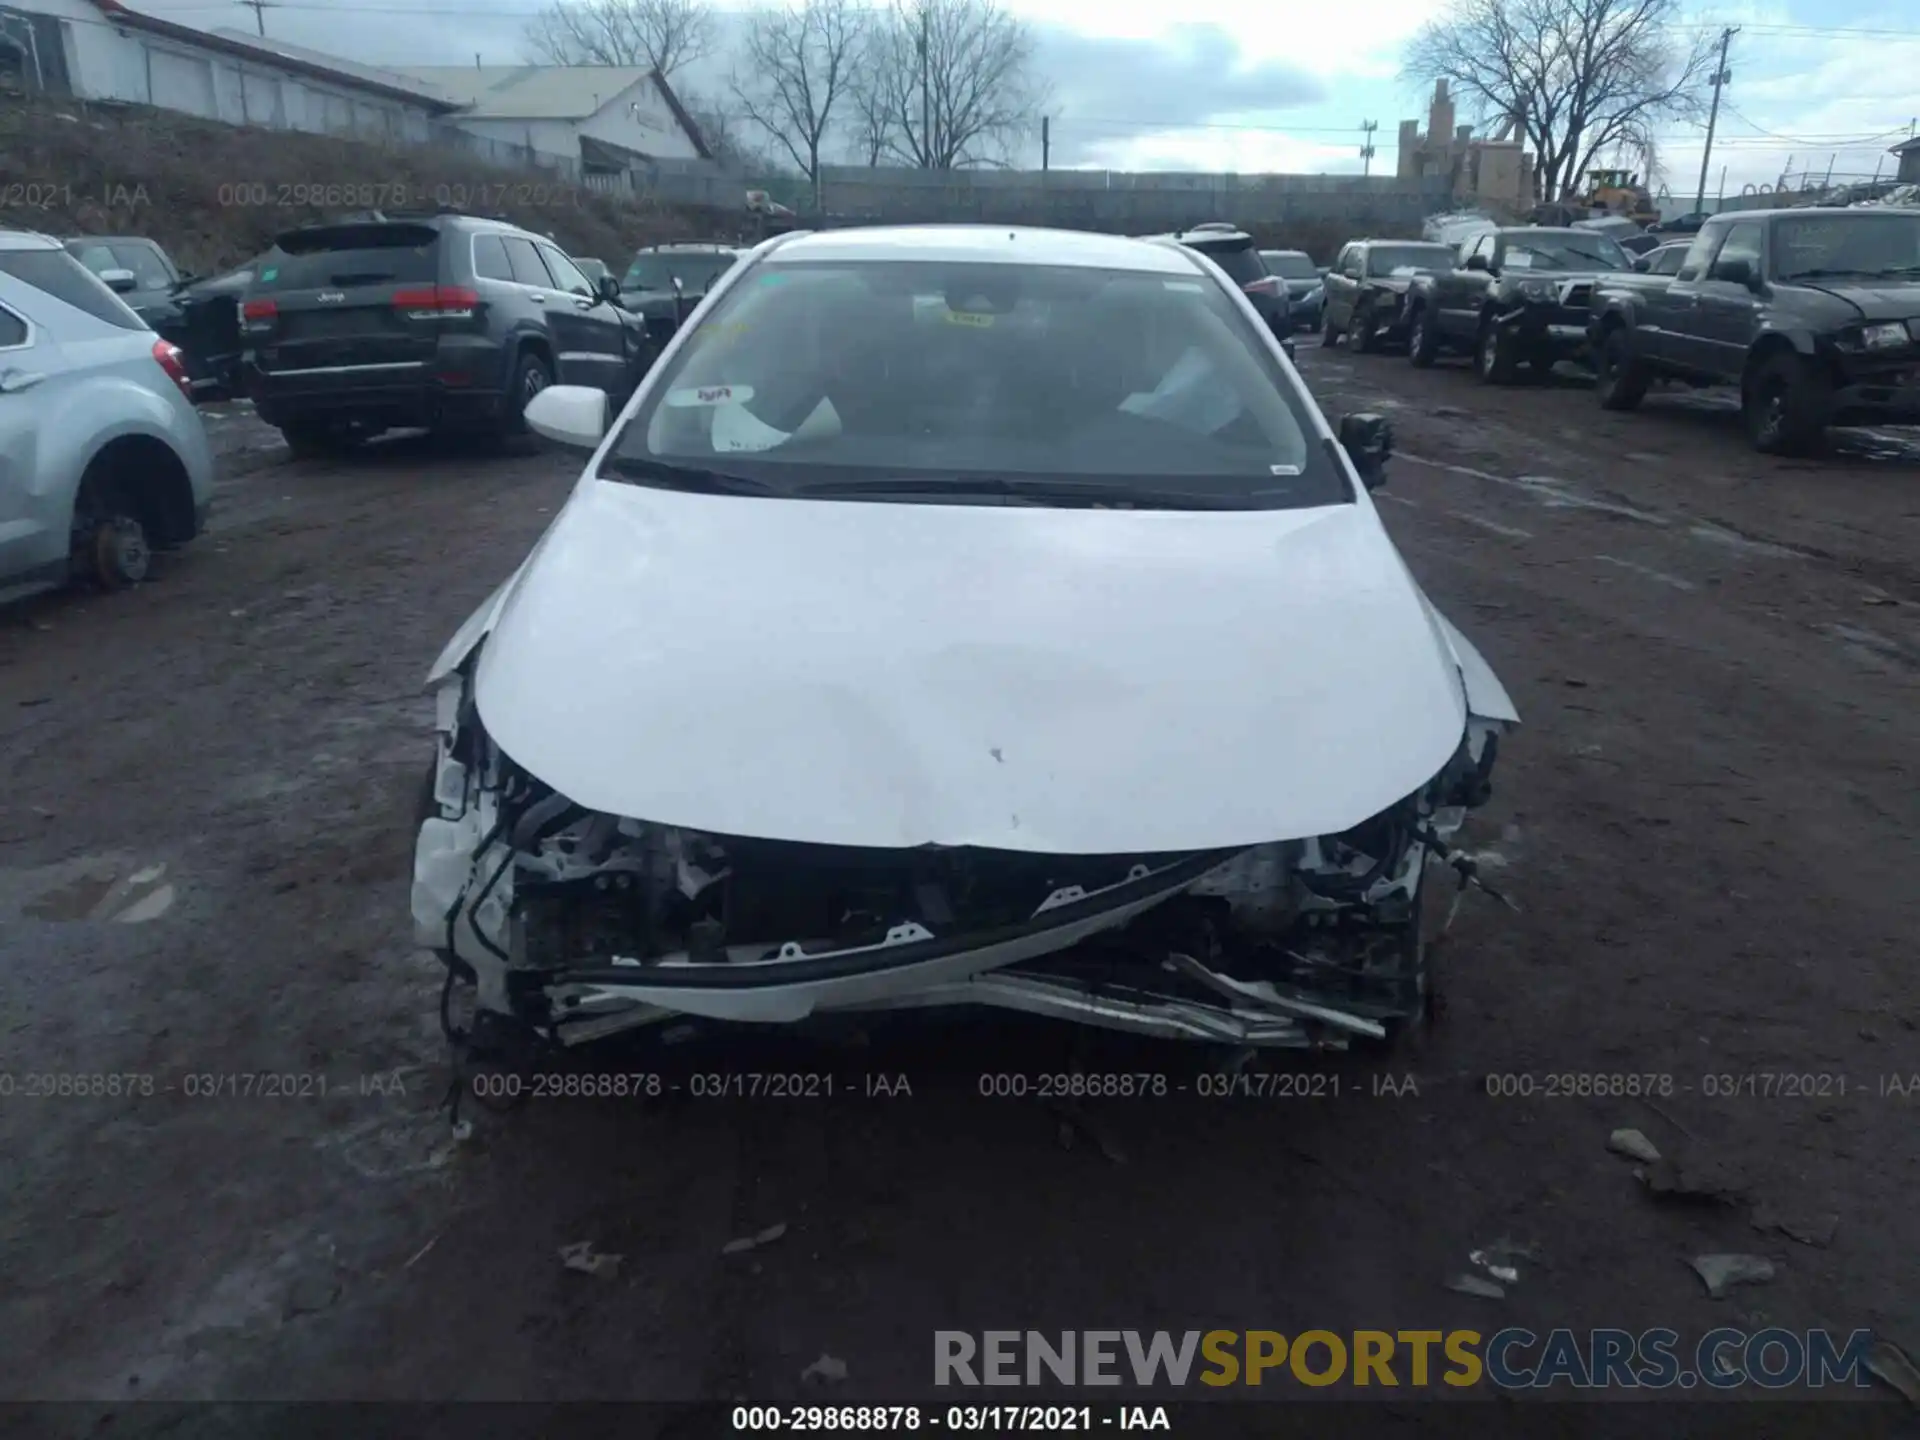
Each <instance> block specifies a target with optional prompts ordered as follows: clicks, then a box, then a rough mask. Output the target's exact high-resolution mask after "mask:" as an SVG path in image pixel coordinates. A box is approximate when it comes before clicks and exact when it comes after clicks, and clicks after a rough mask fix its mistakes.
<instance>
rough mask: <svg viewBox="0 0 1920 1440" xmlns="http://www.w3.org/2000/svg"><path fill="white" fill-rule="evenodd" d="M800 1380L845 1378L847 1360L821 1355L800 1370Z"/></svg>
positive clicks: (835, 1379)
mask: <svg viewBox="0 0 1920 1440" xmlns="http://www.w3.org/2000/svg"><path fill="white" fill-rule="evenodd" d="M800 1378H801V1379H802V1380H820V1381H837V1380H844V1379H846V1378H847V1362H846V1361H844V1360H836V1359H834V1358H833V1356H831V1355H822V1356H821V1357H820V1358H819V1359H818V1360H816V1361H814V1362H813V1363H812V1364H811V1365H809V1366H807V1368H806V1369H804V1370H802V1371H801V1372H800Z"/></svg>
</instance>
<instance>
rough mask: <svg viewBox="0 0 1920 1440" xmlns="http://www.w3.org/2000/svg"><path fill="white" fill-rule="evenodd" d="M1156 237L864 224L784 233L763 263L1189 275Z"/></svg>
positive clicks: (1189, 265)
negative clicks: (910, 263) (934, 264)
mask: <svg viewBox="0 0 1920 1440" xmlns="http://www.w3.org/2000/svg"><path fill="white" fill-rule="evenodd" d="M1160 238H1161V237H1142V238H1139V239H1130V238H1128V237H1127V236H1124V235H1099V234H1095V233H1093V232H1092V231H1087V230H1049V229H1045V228H1043V227H1041V226H1034V225H872V226H863V227H860V228H857V229H850V230H816V231H810V232H803V233H799V234H795V235H791V236H788V237H787V238H786V239H785V240H783V241H782V242H781V243H780V245H779V248H778V249H776V250H774V251H773V252H772V253H771V254H769V255H768V256H767V259H766V263H768V264H779V263H781V262H783V261H786V260H883V261H884V260H935V261H953V262H963V263H964V262H973V263H977V264H987V265H1067V266H1079V267H1084V268H1086V269H1089V270H1142V271H1149V272H1152V273H1155V274H1162V275H1184V276H1189V277H1191V276H1192V275H1194V274H1195V273H1196V272H1197V271H1198V269H1199V267H1198V266H1197V265H1196V264H1195V262H1194V261H1193V260H1191V259H1189V258H1188V256H1187V255H1186V254H1185V253H1184V252H1183V251H1182V249H1181V248H1180V246H1178V245H1176V244H1172V243H1155V242H1156V240H1158V239H1160Z"/></svg>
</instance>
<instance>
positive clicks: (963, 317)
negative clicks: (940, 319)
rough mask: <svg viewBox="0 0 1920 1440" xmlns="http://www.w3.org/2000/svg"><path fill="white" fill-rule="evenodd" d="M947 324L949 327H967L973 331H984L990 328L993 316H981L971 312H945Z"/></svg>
mask: <svg viewBox="0 0 1920 1440" xmlns="http://www.w3.org/2000/svg"><path fill="white" fill-rule="evenodd" d="M947 323H948V324H949V325H968V326H971V327H972V328H973V329H975V330H985V329H988V328H989V327H990V326H992V324H993V316H991V315H981V314H979V313H977V312H975V311H972V310H949V311H947Z"/></svg>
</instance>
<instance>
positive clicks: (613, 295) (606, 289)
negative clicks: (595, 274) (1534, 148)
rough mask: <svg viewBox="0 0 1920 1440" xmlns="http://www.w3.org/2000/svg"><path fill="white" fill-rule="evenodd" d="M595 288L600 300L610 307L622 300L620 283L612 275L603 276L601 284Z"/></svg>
mask: <svg viewBox="0 0 1920 1440" xmlns="http://www.w3.org/2000/svg"><path fill="white" fill-rule="evenodd" d="M593 288H594V289H595V290H596V291H598V292H599V295H600V298H601V299H602V300H605V301H606V302H607V303H608V304H610V305H611V304H612V303H613V302H614V301H616V300H618V299H619V298H620V281H619V280H618V279H617V278H616V277H614V276H612V275H602V276H601V277H600V281H599V283H598V284H597V285H595V286H594V287H593Z"/></svg>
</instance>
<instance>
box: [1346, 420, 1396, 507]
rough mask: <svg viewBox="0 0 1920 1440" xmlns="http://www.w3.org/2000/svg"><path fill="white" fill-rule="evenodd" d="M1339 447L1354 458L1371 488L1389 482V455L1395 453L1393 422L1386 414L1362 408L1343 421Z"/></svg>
mask: <svg viewBox="0 0 1920 1440" xmlns="http://www.w3.org/2000/svg"><path fill="white" fill-rule="evenodd" d="M1340 448H1341V449H1343V450H1345V451H1346V452H1347V458H1348V459H1349V460H1351V461H1353V468H1354V469H1356V470H1358V471H1359V472H1360V479H1361V482H1362V483H1363V484H1365V486H1366V487H1367V489H1369V490H1378V489H1379V488H1380V487H1381V486H1382V485H1384V484H1386V483H1387V458H1388V457H1389V456H1390V455H1392V454H1393V426H1392V424H1391V423H1389V422H1388V420H1387V417H1386V416H1384V415H1375V414H1373V413H1371V412H1362V413H1361V414H1358V415H1349V416H1347V417H1346V419H1344V420H1342V421H1341V422H1340Z"/></svg>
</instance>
